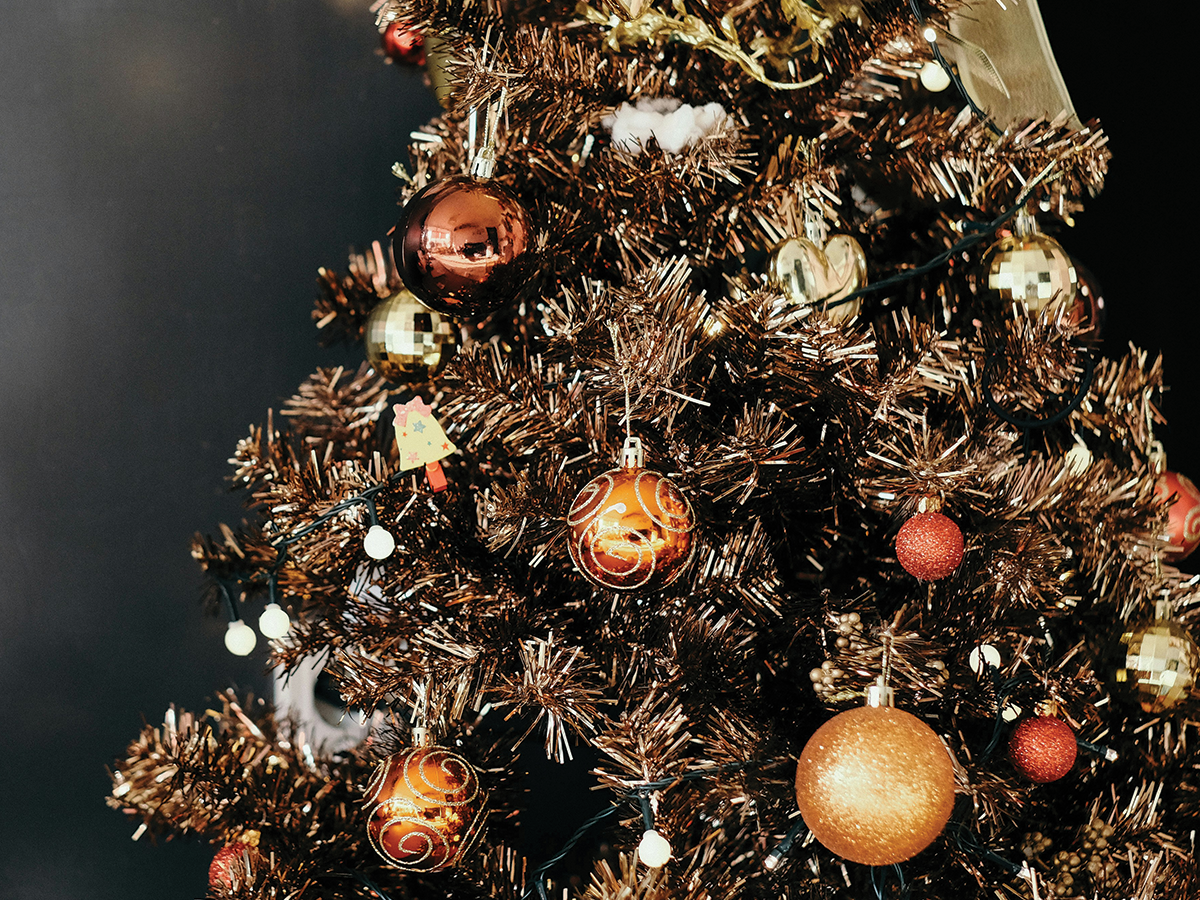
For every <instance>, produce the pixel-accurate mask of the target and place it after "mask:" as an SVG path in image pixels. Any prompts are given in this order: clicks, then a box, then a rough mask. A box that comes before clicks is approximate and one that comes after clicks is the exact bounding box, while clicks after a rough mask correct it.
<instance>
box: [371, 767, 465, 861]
mask: <svg viewBox="0 0 1200 900" xmlns="http://www.w3.org/2000/svg"><path fill="white" fill-rule="evenodd" d="M366 805H367V814H368V816H369V819H368V822H367V837H368V838H369V839H370V841H371V846H372V847H374V848H375V851H376V852H377V853H378V854H379V855H380V856H382V857H383V858H384V859H386V860H387V861H388V862H389V863H391V864H392V865H394V866H397V867H398V868H401V869H404V870H405V871H407V872H436V871H438V870H439V869H445V868H448V867H449V866H452V865H454V864H455V863H457V862H458V861H459V860H461V859H462V857H463V855H464V854H465V853H466V852H467V851H468V850H469V849H470V848H471V846H472V845H473V844H474V843H475V840H476V839H477V838H478V837H479V835H480V834H481V833H482V831H483V825H484V817H485V812H486V809H487V795H486V794H485V793H484V792H483V789H482V787H480V784H479V776H478V775H477V774H476V772H475V768H474V766H472V765H471V764H470V763H469V762H467V761H466V760H465V759H463V758H462V757H461V756H459V755H458V754H456V753H454V752H452V751H450V750H447V749H445V748H444V747H413V748H411V749H409V750H404V751H401V752H400V753H397V754H395V755H394V756H392V757H390V758H388V759H385V760H383V761H381V762H380V763H379V767H378V768H377V769H376V770H375V774H374V776H372V778H371V783H370V784H369V785H368V786H367V795H366Z"/></svg>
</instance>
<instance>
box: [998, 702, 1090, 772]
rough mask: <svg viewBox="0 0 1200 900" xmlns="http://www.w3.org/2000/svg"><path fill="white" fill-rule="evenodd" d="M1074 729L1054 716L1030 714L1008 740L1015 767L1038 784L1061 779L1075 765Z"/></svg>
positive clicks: (1010, 755)
mask: <svg viewBox="0 0 1200 900" xmlns="http://www.w3.org/2000/svg"><path fill="white" fill-rule="evenodd" d="M1077 751H1078V748H1077V745H1076V743H1075V732H1074V731H1072V730H1071V726H1070V725H1068V724H1067V723H1066V722H1064V721H1063V720H1062V719H1056V718H1054V716H1030V717H1029V718H1028V719H1025V720H1024V721H1022V722H1021V724H1020V725H1018V726H1017V727H1016V728H1015V729H1014V730H1013V733H1012V737H1011V738H1009V741H1008V756H1009V759H1011V760H1012V764H1013V766H1015V767H1016V770H1017V771H1018V772H1020V773H1021V774H1022V775H1024V776H1025V777H1026V778H1028V779H1029V780H1030V781H1036V782H1037V783H1038V784H1046V783H1047V782H1050V781H1058V779H1060V778H1062V777H1063V776H1064V775H1066V774H1067V773H1068V772H1070V771H1071V767H1072V766H1073V765H1075V754H1076V752H1077Z"/></svg>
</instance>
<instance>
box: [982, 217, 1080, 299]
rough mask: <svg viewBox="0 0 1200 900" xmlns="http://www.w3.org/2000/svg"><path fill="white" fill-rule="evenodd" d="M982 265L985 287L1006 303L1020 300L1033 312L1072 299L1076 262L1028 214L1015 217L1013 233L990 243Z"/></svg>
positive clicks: (1075, 281)
mask: <svg viewBox="0 0 1200 900" xmlns="http://www.w3.org/2000/svg"><path fill="white" fill-rule="evenodd" d="M984 264H985V266H986V267H987V286H988V287H989V288H990V289H991V290H993V291H995V292H996V294H997V295H998V296H999V297H1000V299H1001V300H1003V301H1005V302H1016V303H1022V304H1024V305H1025V307H1026V308H1027V309H1028V310H1029V311H1030V312H1032V313H1039V312H1041V311H1042V310H1043V309H1046V308H1047V307H1048V306H1051V305H1053V306H1054V307H1055V308H1058V307H1068V308H1069V307H1071V306H1072V305H1073V304H1074V302H1075V291H1076V288H1077V285H1078V282H1079V277H1078V275H1077V274H1076V272H1075V264H1074V263H1073V262H1072V261H1071V257H1070V256H1068V255H1067V251H1066V250H1064V249H1063V248H1062V245H1061V244H1059V242H1058V241H1056V240H1054V238H1052V237H1050V236H1049V235H1045V234H1042V233H1041V232H1039V231H1038V230H1037V226H1036V225H1035V224H1034V222H1033V219H1032V217H1030V216H1018V218H1017V222H1016V226H1015V228H1014V230H1013V233H1012V234H1010V235H1006V236H1005V237H1002V238H1000V240H998V241H997V242H996V243H994V244H993V245H992V246H991V248H990V249H989V250H988V252H987V255H986V257H985V260H984Z"/></svg>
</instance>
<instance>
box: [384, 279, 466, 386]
mask: <svg viewBox="0 0 1200 900" xmlns="http://www.w3.org/2000/svg"><path fill="white" fill-rule="evenodd" d="M363 343H364V344H365V345H366V349H367V361H368V362H369V363H370V364H371V368H373V369H374V370H375V371H376V372H378V373H379V374H380V375H382V376H383V377H384V378H386V379H387V380H388V381H406V382H411V381H428V380H429V379H430V378H433V377H434V376H435V375H437V374H438V372H440V371H441V370H442V367H443V366H445V365H446V363H447V362H449V361H450V360H451V359H452V358H453V357H454V353H455V351H457V350H458V327H457V326H456V325H455V324H454V323H453V322H452V321H450V320H449V319H447V318H446V317H445V316H443V315H442V314H441V313H438V312H434V311H433V310H432V309H430V308H429V307H427V306H423V305H422V304H421V303H420V302H419V301H418V300H417V298H416V297H414V296H413V295H412V293H411V292H409V291H406V290H399V291H397V292H396V293H394V294H392V296H390V297H388V298H387V299H386V300H384V301H383V302H382V303H380V304H379V305H378V306H376V307H375V308H374V309H373V310H371V314H370V315H369V316H367V324H366V328H365V329H364V330H363Z"/></svg>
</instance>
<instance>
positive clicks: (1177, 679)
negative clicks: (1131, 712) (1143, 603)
mask: <svg viewBox="0 0 1200 900" xmlns="http://www.w3.org/2000/svg"><path fill="white" fill-rule="evenodd" d="M1197 665H1200V651H1198V650H1197V648H1196V643H1195V641H1193V640H1192V636H1191V635H1190V634H1188V633H1187V631H1186V630H1185V629H1184V628H1183V626H1181V625H1179V624H1178V623H1176V622H1172V621H1170V620H1169V619H1157V620H1155V621H1154V622H1152V623H1150V624H1142V625H1138V626H1135V627H1133V628H1131V629H1129V630H1128V631H1125V632H1124V633H1122V634H1121V636H1120V637H1119V638H1118V639H1117V650H1116V668H1115V670H1114V671H1113V682H1114V684H1115V686H1116V688H1117V691H1118V693H1120V694H1121V695H1123V696H1124V697H1125V699H1127V700H1129V701H1131V702H1134V703H1137V704H1139V705H1140V706H1141V707H1142V710H1143V711H1144V712H1148V713H1153V714H1158V713H1163V712H1166V711H1167V710H1169V709H1171V708H1172V707H1173V706H1176V705H1177V704H1179V703H1180V702H1182V701H1183V700H1186V699H1187V698H1188V697H1189V696H1190V695H1191V692H1192V685H1193V683H1194V682H1195V680H1196V668H1197Z"/></svg>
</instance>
